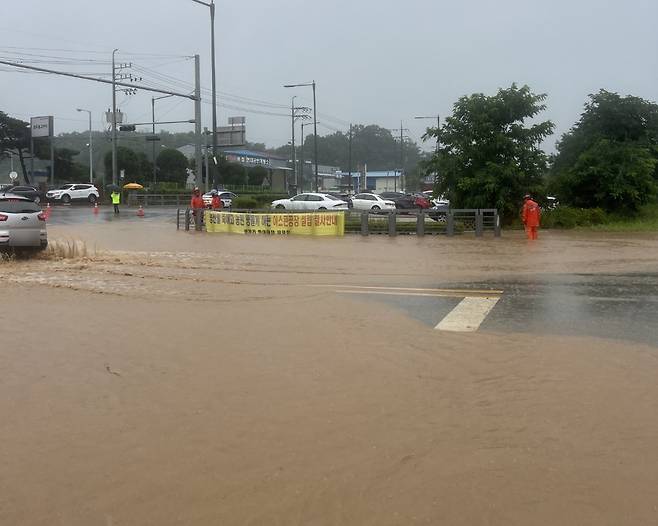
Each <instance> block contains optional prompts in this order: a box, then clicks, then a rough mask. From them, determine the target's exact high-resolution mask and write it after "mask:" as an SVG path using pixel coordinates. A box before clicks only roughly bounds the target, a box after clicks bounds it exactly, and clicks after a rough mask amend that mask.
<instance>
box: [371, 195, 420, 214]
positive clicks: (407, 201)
mask: <svg viewBox="0 0 658 526" xmlns="http://www.w3.org/2000/svg"><path fill="white" fill-rule="evenodd" d="M379 197H381V198H382V199H387V200H389V201H393V202H394V203H395V208H397V209H398V210H412V209H414V208H418V206H416V198H415V197H414V196H413V195H409V194H405V193H404V192H382V193H381V194H379Z"/></svg>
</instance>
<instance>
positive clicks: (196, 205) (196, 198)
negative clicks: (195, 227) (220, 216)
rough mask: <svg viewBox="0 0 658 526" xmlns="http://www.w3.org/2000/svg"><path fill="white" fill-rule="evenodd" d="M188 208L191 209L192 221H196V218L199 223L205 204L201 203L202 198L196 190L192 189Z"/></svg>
mask: <svg viewBox="0 0 658 526" xmlns="http://www.w3.org/2000/svg"><path fill="white" fill-rule="evenodd" d="M190 208H191V209H192V214H193V215H194V220H195V221H197V218H198V220H199V221H201V220H202V218H203V209H204V208H205V204H204V202H203V197H202V196H201V192H200V191H199V189H198V188H195V189H194V193H193V194H192V200H191V201H190Z"/></svg>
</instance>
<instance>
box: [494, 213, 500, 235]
mask: <svg viewBox="0 0 658 526" xmlns="http://www.w3.org/2000/svg"><path fill="white" fill-rule="evenodd" d="M494 237H500V216H499V215H498V209H497V208H496V210H495V211H494Z"/></svg>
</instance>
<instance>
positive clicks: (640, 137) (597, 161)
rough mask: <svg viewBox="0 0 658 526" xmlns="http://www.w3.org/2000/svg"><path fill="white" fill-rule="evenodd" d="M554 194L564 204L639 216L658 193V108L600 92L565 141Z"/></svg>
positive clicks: (553, 174) (561, 144)
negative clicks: (637, 211)
mask: <svg viewBox="0 0 658 526" xmlns="http://www.w3.org/2000/svg"><path fill="white" fill-rule="evenodd" d="M550 189H551V191H552V192H553V193H555V194H556V195H557V196H558V197H559V199H560V201H561V202H562V203H565V204H571V205H574V206H579V207H587V208H589V207H601V208H603V209H604V210H607V211H626V212H628V211H636V210H637V209H638V208H639V207H640V206H641V205H642V204H645V203H648V202H651V201H652V200H654V199H655V197H656V194H657V193H658V105H656V104H653V103H650V102H648V101H645V100H643V99H641V98H638V97H633V96H627V97H621V96H620V95H618V94H617V93H610V92H608V91H604V90H602V91H600V92H599V93H597V94H595V95H590V100H589V102H588V103H587V104H586V105H585V111H584V112H583V114H582V116H581V118H580V120H579V121H578V122H577V123H576V124H575V125H574V127H573V128H572V129H571V130H570V131H569V132H568V133H566V134H564V136H563V137H562V139H561V140H560V142H559V143H558V145H557V154H556V155H555V156H554V158H553V162H552V168H551V179H550Z"/></svg>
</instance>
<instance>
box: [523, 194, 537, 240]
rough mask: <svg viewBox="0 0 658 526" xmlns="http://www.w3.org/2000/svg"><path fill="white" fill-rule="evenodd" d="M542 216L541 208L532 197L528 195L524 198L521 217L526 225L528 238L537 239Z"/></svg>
mask: <svg viewBox="0 0 658 526" xmlns="http://www.w3.org/2000/svg"><path fill="white" fill-rule="evenodd" d="M540 218H541V210H540V208H539V205H538V204H537V203H535V202H534V201H533V200H532V197H530V196H529V195H526V196H525V197H524V198H523V208H522V209H521V219H522V220H523V224H524V225H525V231H526V234H527V235H528V239H531V240H535V239H537V229H538V228H539V220H540Z"/></svg>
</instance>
